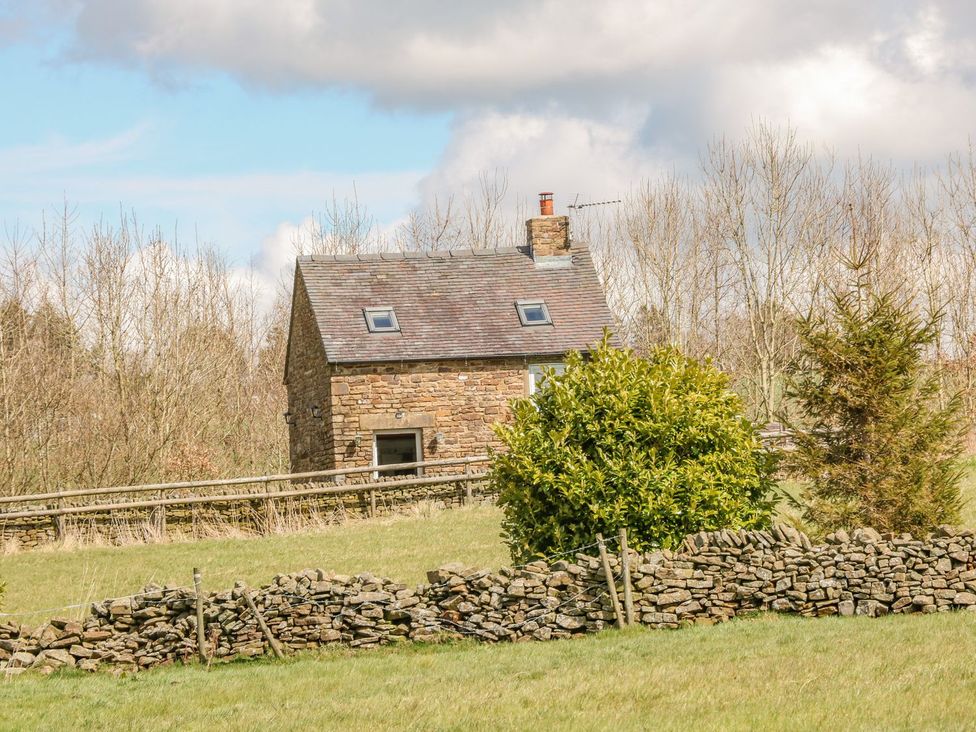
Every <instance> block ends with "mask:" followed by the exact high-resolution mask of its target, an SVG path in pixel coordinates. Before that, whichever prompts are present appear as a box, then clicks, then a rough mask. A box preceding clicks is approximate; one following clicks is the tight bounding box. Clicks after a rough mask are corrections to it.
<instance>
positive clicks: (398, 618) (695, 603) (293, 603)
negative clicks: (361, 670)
mask: <svg viewBox="0 0 976 732" xmlns="http://www.w3.org/2000/svg"><path fill="white" fill-rule="evenodd" d="M974 556H976V535H974V532H973V531H961V532H956V531H954V530H952V529H948V528H946V529H942V530H940V531H939V532H937V533H936V534H935V535H933V536H931V537H929V538H927V539H925V540H919V539H915V538H913V537H911V536H908V535H899V536H884V537H882V536H879V535H878V534H877V533H876V532H874V531H872V530H870V529H861V530H858V531H856V532H854V533H853V535H851V536H848V535H847V534H845V533H844V532H838V533H837V534H832V535H831V536H830V537H828V540H827V542H826V543H824V544H820V545H816V546H814V545H812V544H811V543H810V541H809V539H808V538H807V537H806V536H804V535H803V534H801V533H799V532H797V531H795V530H794V529H791V528H788V527H776V528H774V529H773V530H771V531H769V532H765V531H751V532H746V531H720V532H712V533H703V534H696V535H693V536H690V537H688V538H687V539H686V540H685V543H684V545H683V547H682V548H681V550H680V551H678V552H670V551H655V552H649V553H645V554H637V553H631V557H630V559H631V565H632V568H633V571H632V580H631V581H632V587H633V597H634V604H635V609H636V619H637V621H638V622H640V623H642V624H643V625H646V626H649V627H653V628H677V627H680V626H682V625H689V624H712V623H717V622H722V621H725V620H729V619H731V618H734V617H736V616H739V615H742V614H744V613H751V612H755V611H763V610H766V611H778V612H784V613H791V614H798V615H803V616H810V617H818V616H827V615H854V614H858V615H866V616H871V617H875V616H879V615H885V614H888V613H934V612H945V611H950V610H961V609H967V610H973V609H976V568H974ZM619 569H620V562H619V561H618V559H617V558H616V557H611V571H612V573H613V574H614V575H615V576H616V577H618V578H619V574H620V572H619ZM618 584H619V579H618ZM245 592H251V593H253V594H252V597H253V601H254V603H255V606H256V608H257V611H258V612H259V613H260V614H261V615H262V617H263V619H264V621H265V622H266V624H267V626H268V628H269V631H270V633H271V634H272V635H273V637H274V638H275V640H276V643H277V644H278V645H279V646H280V647H282V648H283V649H284V650H285V651H299V650H304V649H310V648H319V647H322V646H329V645H341V646H347V647H353V648H367V647H372V646H379V645H389V644H395V643H404V642H409V641H427V640H432V639H436V638H441V637H445V636H448V637H451V636H457V637H473V638H477V639H479V640H482V641H486V642H497V641H532V640H550V639H556V638H571V637H574V636H579V635H583V634H585V633H591V632H597V631H600V630H602V629H603V628H606V627H607V626H610V625H612V624H613V622H614V613H613V611H612V606H611V603H610V600H609V592H608V583H607V581H606V577H605V575H604V573H603V569H602V564H601V562H600V560H599V559H598V558H596V557H593V556H589V555H586V554H578V555H577V556H576V557H575V559H574V560H560V561H555V562H543V561H539V562H533V563H530V564H528V565H526V566H524V567H518V568H503V569H500V570H498V571H495V572H492V571H488V570H478V569H469V568H465V567H463V566H461V565H447V566H444V567H441V568H440V569H437V570H434V571H431V572H429V573H428V582H427V583H426V584H422V585H420V586H418V587H409V586H407V585H406V584H403V583H400V582H396V581H394V580H390V579H387V578H382V577H374V576H372V575H369V574H360V575H354V576H350V575H341V574H335V573H333V572H323V571H321V570H306V571H304V572H298V573H295V574H288V575H280V576H278V577H276V578H275V579H274V581H273V582H272V583H271V584H269V585H267V586H266V587H262V588H260V589H259V590H256V591H250V590H247V589H246V588H245V587H243V586H241V585H238V586H236V587H234V588H233V589H230V590H227V591H225V592H219V593H215V594H208V595H206V596H205V597H204V598H203V614H204V622H205V637H206V639H207V649H208V653H209V654H211V655H212V657H213V658H215V659H228V658H232V657H235V656H256V655H262V654H266V653H268V652H269V642H268V640H267V638H266V637H265V636H264V634H263V632H262V630H261V628H260V625H259V623H258V619H257V617H256V616H255V615H254V613H252V612H251V611H250V609H249V605H248V602H247V599H246V598H245ZM2 620H3V618H0V621H2ZM196 655H197V643H196V615H195V596H194V594H193V592H192V590H189V589H185V588H168V587H155V586H151V587H148V588H146V590H145V591H144V592H143V593H141V594H140V595H138V596H135V597H131V598H119V599H114V600H105V601H103V602H98V603H95V604H94V605H92V608H91V614H90V616H89V617H88V618H87V619H86V620H84V621H82V622H74V621H68V620H57V619H55V620H52V621H50V622H49V623H47V624H45V625H42V626H40V627H35V628H28V627H23V626H20V625H17V624H13V623H9V622H8V623H3V624H0V667H5V668H6V669H7V673H19V672H20V671H22V670H27V669H36V670H40V671H51V670H54V669H58V668H64V667H77V668H81V669H88V670H94V669H97V668H99V667H105V666H110V667H121V668H125V669H143V668H149V667H153V666H158V665H161V664H169V663H174V662H179V661H184V660H187V659H192V658H194V657H195V656H196Z"/></svg>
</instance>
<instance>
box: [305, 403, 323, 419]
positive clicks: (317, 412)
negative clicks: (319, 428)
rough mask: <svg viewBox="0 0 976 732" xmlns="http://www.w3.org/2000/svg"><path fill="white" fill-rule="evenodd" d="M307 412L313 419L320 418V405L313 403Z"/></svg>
mask: <svg viewBox="0 0 976 732" xmlns="http://www.w3.org/2000/svg"><path fill="white" fill-rule="evenodd" d="M308 413H309V414H311V415H312V416H313V417H315V419H322V407H320V406H318V405H317V404H313V405H312V406H310V407H309V408H308Z"/></svg>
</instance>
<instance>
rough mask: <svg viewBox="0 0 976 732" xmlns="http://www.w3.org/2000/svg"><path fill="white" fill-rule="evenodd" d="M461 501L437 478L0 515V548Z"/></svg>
mask: <svg viewBox="0 0 976 732" xmlns="http://www.w3.org/2000/svg"><path fill="white" fill-rule="evenodd" d="M483 469H484V466H478V470H483ZM455 470H456V469H455ZM467 500H468V494H467V487H466V486H465V485H464V484H462V483H442V484H439V485H427V486H400V487H384V488H383V489H380V490H375V491H372V492H370V491H366V490H364V491H354V492H350V493H342V494H337V495H323V496H307V497H306V496H303V497H297V498H283V499H275V500H272V501H265V500H259V499H256V500H242V501H234V502H231V503H215V504H206V503H198V504H192V505H189V506H167V507H166V509H165V511H163V510H160V509H159V508H155V509H149V508H142V509H130V510H122V509H116V510H113V511H111V512H105V513H97V514H82V515H78V516H67V517H65V518H64V519H63V521H62V522H61V524H60V526H58V525H57V524H56V523H55V521H54V520H53V519H51V518H48V517H44V518H25V519H10V520H6V521H4V520H2V518H0V549H2V548H3V546H4V545H15V546H16V547H17V548H18V549H19V550H30V549H36V548H37V547H39V546H42V545H44V544H53V543H57V542H58V541H59V540H61V539H62V538H63V537H70V538H71V539H72V540H73V541H78V542H81V543H87V542H109V543H117V544H126V543H132V542H142V541H157V540H159V539H161V538H163V537H165V536H166V535H167V534H168V533H171V534H176V535H179V536H182V537H194V538H204V537H210V536H216V535H220V534H222V533H226V532H227V531H228V530H234V531H236V532H242V533H245V534H264V533H272V532H275V531H280V530H283V529H284V530H287V529H300V528H302V527H308V526H309V525H318V524H323V523H342V522H344V521H347V520H349V519H359V518H368V517H372V516H388V515H393V514H396V513H403V512H406V511H410V510H414V509H416V508H417V507H418V506H422V505H429V506H432V507H434V508H437V509H441V508H458V507H460V506H462V505H464V504H465V502H466V501H467ZM471 500H472V501H473V502H475V503H480V502H484V501H489V502H491V501H493V500H494V494H493V493H492V492H491V486H490V485H489V484H488V483H487V482H484V481H472V483H471Z"/></svg>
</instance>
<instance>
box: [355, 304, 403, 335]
mask: <svg viewBox="0 0 976 732" xmlns="http://www.w3.org/2000/svg"><path fill="white" fill-rule="evenodd" d="M363 316H364V317H365V318H366V327H367V328H369V332H370V333H390V332H395V331H398V330H400V324H399V323H398V322H397V318H396V313H395V312H393V308H389V307H382V308H363Z"/></svg>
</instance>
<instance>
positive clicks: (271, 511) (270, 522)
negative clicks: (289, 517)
mask: <svg viewBox="0 0 976 732" xmlns="http://www.w3.org/2000/svg"><path fill="white" fill-rule="evenodd" d="M261 485H263V486H264V493H268V492H269V488H268V481H265V482H264V483H262V484H261ZM274 522H275V502H274V499H273V498H265V499H264V526H263V529H264V530H263V531H262V532H261V533H263V534H270V533H272V529H273V527H274Z"/></svg>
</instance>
